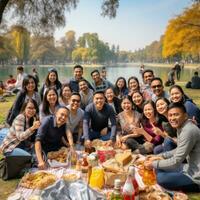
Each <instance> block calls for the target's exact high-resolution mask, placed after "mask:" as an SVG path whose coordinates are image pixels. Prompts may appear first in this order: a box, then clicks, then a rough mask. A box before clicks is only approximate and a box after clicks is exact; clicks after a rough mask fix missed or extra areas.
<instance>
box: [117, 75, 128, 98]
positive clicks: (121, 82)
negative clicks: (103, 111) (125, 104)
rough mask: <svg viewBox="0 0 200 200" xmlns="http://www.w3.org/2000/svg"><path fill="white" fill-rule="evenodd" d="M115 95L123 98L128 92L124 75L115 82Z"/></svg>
mask: <svg viewBox="0 0 200 200" xmlns="http://www.w3.org/2000/svg"><path fill="white" fill-rule="evenodd" d="M114 92H115V95H116V96H117V97H118V98H119V99H122V97H123V96H125V95H127V94H128V88H127V85H126V79H125V78H124V77H119V78H118V79H117V80H116V82H115V88H114Z"/></svg>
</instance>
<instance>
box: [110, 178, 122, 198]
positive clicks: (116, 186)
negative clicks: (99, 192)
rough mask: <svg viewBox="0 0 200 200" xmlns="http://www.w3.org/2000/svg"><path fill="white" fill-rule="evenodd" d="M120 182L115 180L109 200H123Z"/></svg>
mask: <svg viewBox="0 0 200 200" xmlns="http://www.w3.org/2000/svg"><path fill="white" fill-rule="evenodd" d="M120 189H121V181H120V179H115V182H114V191H113V193H112V194H111V198H110V200H123V196H122V194H121V191H120Z"/></svg>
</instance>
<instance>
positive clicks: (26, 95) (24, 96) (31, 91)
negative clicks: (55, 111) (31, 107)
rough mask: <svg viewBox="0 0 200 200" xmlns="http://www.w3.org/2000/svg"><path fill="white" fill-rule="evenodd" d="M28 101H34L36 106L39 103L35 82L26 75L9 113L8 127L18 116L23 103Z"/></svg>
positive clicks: (31, 77)
mask: <svg viewBox="0 0 200 200" xmlns="http://www.w3.org/2000/svg"><path fill="white" fill-rule="evenodd" d="M28 99H34V100H35V101H36V103H37V105H38V106H39V105H40V103H41V100H40V95H39V94H38V87H37V82H36V80H35V78H34V77H33V76H32V75H27V76H25V77H24V80H23V83H22V90H21V91H20V92H19V93H18V94H17V97H16V99H15V102H14V103H13V106H12V107H11V109H10V111H9V114H8V116H7V119H6V122H7V123H8V124H9V125H10V126H11V125H12V122H13V120H14V119H15V117H16V116H17V115H18V114H19V112H20V110H21V108H22V105H23V103H24V102H26V101H27V100H28Z"/></svg>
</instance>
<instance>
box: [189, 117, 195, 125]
mask: <svg viewBox="0 0 200 200" xmlns="http://www.w3.org/2000/svg"><path fill="white" fill-rule="evenodd" d="M189 120H191V121H192V123H193V124H195V125H197V120H196V118H195V116H193V117H192V119H189Z"/></svg>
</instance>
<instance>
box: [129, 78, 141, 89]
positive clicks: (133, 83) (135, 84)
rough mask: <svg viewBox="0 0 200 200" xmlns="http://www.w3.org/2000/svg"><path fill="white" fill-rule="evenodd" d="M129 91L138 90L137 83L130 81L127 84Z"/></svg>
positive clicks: (133, 80)
mask: <svg viewBox="0 0 200 200" xmlns="http://www.w3.org/2000/svg"><path fill="white" fill-rule="evenodd" d="M128 87H129V90H131V91H136V90H138V88H139V85H138V82H137V81H136V80H135V79H130V81H129V83H128Z"/></svg>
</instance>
